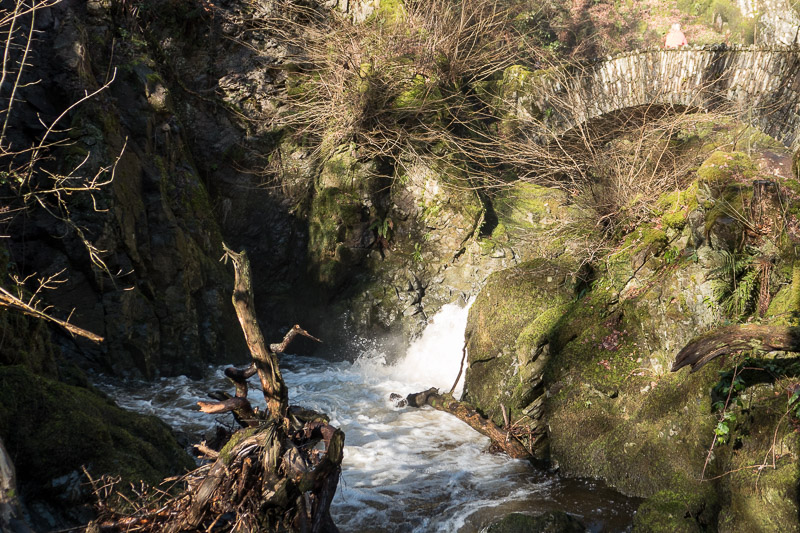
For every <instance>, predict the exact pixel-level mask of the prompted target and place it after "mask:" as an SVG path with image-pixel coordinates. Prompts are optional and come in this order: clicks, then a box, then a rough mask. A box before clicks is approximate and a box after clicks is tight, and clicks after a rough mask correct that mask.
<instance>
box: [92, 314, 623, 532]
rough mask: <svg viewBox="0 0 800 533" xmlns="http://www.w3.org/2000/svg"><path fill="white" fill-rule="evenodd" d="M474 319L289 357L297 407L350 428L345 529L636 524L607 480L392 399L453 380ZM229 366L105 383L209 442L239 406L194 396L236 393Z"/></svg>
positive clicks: (340, 505) (614, 527) (336, 510)
mask: <svg viewBox="0 0 800 533" xmlns="http://www.w3.org/2000/svg"><path fill="white" fill-rule="evenodd" d="M466 320H467V308H466V307H460V306H458V305H456V304H451V305H448V306H445V307H444V308H443V309H442V311H441V312H439V313H438V314H437V315H436V316H435V317H434V318H433V320H432V321H431V323H430V324H429V325H428V327H427V329H426V330H425V332H424V333H423V335H422V336H421V337H420V338H419V339H418V340H417V341H416V342H414V343H413V345H412V346H411V347H410V348H409V350H408V352H407V353H406V355H405V357H403V358H401V359H400V360H399V361H397V362H395V363H394V364H390V363H389V362H387V361H386V357H385V356H384V355H383V354H382V353H380V352H379V351H377V350H375V349H374V348H370V347H369V346H368V343H365V344H367V346H366V347H365V348H364V349H363V350H362V353H360V354H359V356H358V358H357V359H356V360H355V361H354V362H331V361H326V360H323V359H318V358H310V357H298V356H291V355H283V356H281V365H282V371H283V376H284V379H285V381H286V383H287V385H288V386H289V399H290V402H291V403H292V405H301V406H304V407H308V408H311V409H314V410H317V411H320V412H324V413H327V414H328V415H329V416H330V417H331V423H332V424H333V425H334V426H338V427H340V428H342V430H343V431H344V433H345V451H344V461H343V472H342V478H341V480H340V482H339V490H338V493H337V495H336V497H335V499H334V502H333V506H332V508H331V513H332V515H333V518H334V521H335V522H336V524H337V525H338V526H339V528H340V529H341V531H342V532H343V533H346V532H349V533H366V532H397V533H401V532H402V533H405V532H415V533H416V532H419V533H424V532H448V533H450V532H458V533H473V532H479V531H481V530H482V529H484V528H486V527H487V526H488V525H489V524H491V523H492V522H493V521H495V520H497V519H499V518H501V517H502V516H504V515H505V514H507V513H510V512H526V513H531V514H536V513H538V512H543V511H551V510H563V511H566V512H568V513H570V514H573V515H575V516H576V517H577V518H579V519H580V520H581V521H582V522H583V523H584V524H585V525H586V526H587V527H589V529H590V530H591V531H624V530H626V529H627V528H628V527H629V525H630V522H631V520H632V515H633V512H634V509H635V503H636V502H634V501H632V500H630V499H629V498H626V497H624V496H622V495H620V494H618V493H616V492H614V491H612V490H610V489H608V488H605V487H604V486H602V484H601V483H599V482H595V481H591V480H580V479H564V478H561V477H559V476H558V475H556V474H553V473H549V472H544V471H541V470H537V469H535V468H533V467H532V466H530V465H529V464H528V463H527V462H524V461H519V460H512V459H509V458H508V457H506V456H504V455H499V454H494V453H489V452H488V451H487V449H488V447H489V439H488V438H486V437H484V436H482V435H480V434H479V433H477V432H475V431H474V430H473V429H472V428H470V427H469V426H467V425H466V424H464V423H463V422H461V421H460V420H458V419H457V418H455V417H454V416H452V415H449V414H446V413H442V412H440V411H436V410H433V409H431V408H424V409H415V408H396V407H394V405H393V403H392V402H391V401H390V400H389V395H390V394H391V393H393V392H396V393H399V394H401V395H403V396H405V395H406V394H409V393H412V392H418V391H421V390H424V389H427V388H429V387H431V386H434V387H439V388H440V389H443V390H450V387H452V385H453V381H454V380H455V378H456V376H457V375H458V371H459V367H460V364H461V358H462V351H461V350H462V345H463V342H464V341H463V339H464V328H465V326H466ZM223 369H224V367H210V368H209V369H208V372H207V376H206V378H205V379H203V380H200V381H193V380H190V379H188V378H186V377H183V376H181V377H178V378H164V379H161V380H158V381H155V382H139V383H130V382H110V381H102V382H99V383H98V384H97V385H98V387H99V388H100V389H102V390H104V391H105V392H106V393H107V394H109V395H110V396H112V397H113V398H114V399H115V400H116V401H117V403H119V404H120V406H122V407H125V408H128V409H132V410H135V411H138V412H142V413H147V414H154V415H156V416H159V417H161V418H162V419H163V420H164V421H166V422H167V423H168V424H170V425H171V426H172V427H173V428H175V430H176V431H178V432H180V433H183V434H185V435H186V436H187V437H188V438H189V439H190V440H191V441H192V442H199V441H200V440H202V439H203V438H204V435H206V434H208V433H210V432H212V431H213V427H214V426H215V425H218V424H219V425H226V426H229V427H233V425H234V423H233V419H232V416H231V415H229V414H228V415H225V416H217V417H214V416H211V415H207V414H203V413H201V412H199V411H198V409H197V405H196V402H197V401H200V400H208V395H207V393H208V392H209V391H213V390H229V391H232V387H231V385H230V382H229V381H228V380H227V378H225V376H224V374H223ZM460 381H461V383H459V385H458V388H457V391H456V393H457V395H458V394H459V393H460V390H461V388H462V387H463V377H462V378H461V380H460ZM253 388H254V390H253V391H251V393H250V397H251V398H250V399H251V401H253V403H254V404H255V403H260V404H261V405H263V398H262V397H261V395H260V394H259V392H258V390H259V389H258V380H257V378H254V379H253ZM258 400H260V402H259V401H258Z"/></svg>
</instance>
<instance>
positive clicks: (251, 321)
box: [222, 243, 289, 419]
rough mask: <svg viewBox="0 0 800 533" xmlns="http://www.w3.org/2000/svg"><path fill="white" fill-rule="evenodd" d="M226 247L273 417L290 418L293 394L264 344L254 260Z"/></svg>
mask: <svg viewBox="0 0 800 533" xmlns="http://www.w3.org/2000/svg"><path fill="white" fill-rule="evenodd" d="M222 247H223V248H224V249H225V255H224V256H223V259H225V260H227V259H230V260H231V262H232V263H233V269H234V275H235V279H234V288H233V307H234V308H235V309H236V316H237V317H238V318H239V324H240V325H241V326H242V331H243V332H244V337H245V341H246V342H247V347H248V348H249V349H250V354H251V355H252V357H253V361H254V363H255V366H256V371H257V372H258V377H259V379H260V380H261V389H262V390H263V392H264V398H265V399H266V400H267V408H268V409H269V413H270V415H271V416H273V417H278V418H281V419H283V418H285V417H286V410H287V409H288V407H289V394H288V392H287V389H286V384H285V383H284V381H283V376H282V375H281V370H280V368H279V367H278V357H277V355H276V354H275V352H273V351H272V350H270V348H269V346H268V345H267V343H266V342H265V341H264V336H263V335H262V333H261V328H260V327H259V326H258V320H257V319H256V313H255V297H254V296H253V285H252V272H251V270H250V261H249V260H248V259H247V253H246V252H245V251H244V250H242V251H241V252H239V253H236V252H234V251H233V250H231V249H230V248H228V246H227V245H226V244H225V243H222Z"/></svg>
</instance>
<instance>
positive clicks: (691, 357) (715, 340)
mask: <svg viewBox="0 0 800 533" xmlns="http://www.w3.org/2000/svg"><path fill="white" fill-rule="evenodd" d="M742 350H757V351H761V352H771V351H786V352H800V328H798V327H791V326H759V325H754V324H746V325H738V326H728V327H725V328H720V329H717V330H714V331H711V332H709V333H706V334H704V335H700V336H699V337H696V338H694V339H692V341H691V342H689V344H687V345H686V346H684V348H683V349H682V350H681V351H680V352H678V355H677V356H676V357H675V362H674V363H673V364H672V371H673V372H675V371H677V370H680V369H681V368H683V367H685V366H691V367H692V372H696V371H697V370H699V369H700V368H702V367H703V366H704V365H705V364H706V363H708V362H709V361H711V360H712V359H714V358H715V357H719V356H720V355H724V354H728V353H733V352H739V351H742Z"/></svg>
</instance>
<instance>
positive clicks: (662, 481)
mask: <svg viewBox="0 0 800 533" xmlns="http://www.w3.org/2000/svg"><path fill="white" fill-rule="evenodd" d="M758 177H761V176H759V171H758V169H757V168H756V166H755V165H754V163H753V162H752V161H751V160H750V158H749V157H748V156H746V155H745V154H742V153H721V152H717V153H713V154H711V155H710V156H709V157H708V159H707V160H706V161H705V162H704V163H703V164H702V165H701V166H700V167H699V170H698V171H697V180H696V181H695V182H694V183H692V184H691V185H690V186H688V187H687V188H686V189H684V190H682V191H677V192H674V193H670V194H668V195H665V196H664V197H663V198H661V199H659V200H658V201H657V202H655V203H654V206H656V207H655V209H657V210H658V211H657V216H656V218H654V220H653V221H651V222H650V223H647V224H643V225H641V226H639V228H638V229H636V230H634V231H633V232H631V233H630V234H629V235H628V236H627V237H626V238H625V241H624V242H622V243H621V244H620V245H619V246H618V247H617V249H616V251H614V252H612V253H610V254H609V255H608V256H607V257H606V259H605V261H604V263H603V264H602V265H598V266H596V267H595V268H594V269H593V270H592V271H591V272H590V273H587V275H586V281H587V282H585V283H583V284H576V283H575V282H574V281H571V278H570V276H569V274H568V273H570V272H573V273H574V272H576V268H575V263H574V262H573V263H570V262H569V259H568V258H569V257H571V254H570V253H569V252H567V253H563V254H562V255H560V256H558V258H557V259H553V258H550V259H543V258H540V259H533V260H531V261H529V262H526V263H524V264H522V265H519V266H517V267H514V268H511V269H509V270H506V271H502V272H498V273H495V274H493V275H492V276H491V277H490V278H489V281H488V283H487V285H486V287H485V288H484V290H483V291H482V292H481V293H480V294H479V295H478V298H477V300H476V301H475V303H474V304H473V307H472V309H471V312H470V317H469V323H468V326H467V331H468V332H469V333H471V335H472V336H471V337H470V341H469V343H470V344H469V347H470V351H469V362H470V366H469V369H468V371H467V375H466V384H465V396H466V398H467V399H469V400H470V401H471V402H473V403H474V404H475V405H476V407H477V408H478V409H481V410H482V411H483V412H485V413H486V414H487V415H489V416H491V417H493V418H494V419H495V421H496V422H502V417H501V416H500V413H499V405H498V404H500V403H503V404H504V405H505V406H506V407H507V408H509V409H511V411H512V413H514V409H515V408H516V409H520V411H519V412H518V413H519V414H518V415H517V416H513V415H512V416H511V421H512V422H517V420H519V421H520V422H518V423H519V425H521V426H523V428H525V429H527V431H529V432H530V433H529V434H530V435H535V436H536V437H537V438H536V439H535V441H534V442H533V447H532V448H533V449H534V451H535V452H536V453H538V454H539V455H540V456H549V457H550V459H551V460H552V461H553V462H554V463H555V464H557V465H558V467H559V468H560V470H561V472H563V473H565V474H574V475H582V476H590V477H599V478H602V479H604V480H605V481H607V482H608V483H610V484H611V485H612V486H614V487H616V488H617V489H619V490H621V491H623V492H625V493H628V494H631V495H636V496H640V497H645V498H647V500H646V501H645V503H644V504H642V506H641V507H640V509H639V511H638V513H637V515H636V519H635V524H634V527H635V530H636V531H677V530H680V531H700V530H703V529H704V528H707V527H713V528H719V530H720V531H746V530H772V529H776V528H777V529H781V527H783V528H787V529H788V530H792V531H794V530H797V529H800V525H798V522H797V505H798V503H797V501H798V500H797V482H798V472H797V468H796V464H797V462H796V461H797V454H798V453H800V445H799V443H798V438H797V435H796V433H794V432H793V431H792V429H791V428H790V427H789V426H787V425H781V423H780V422H779V418H780V416H781V414H782V413H783V412H784V411H782V409H783V408H782V407H781V408H780V409H778V410H777V411H774V412H771V410H772V407H770V405H772V402H777V401H778V400H774V398H776V396H775V395H776V394H777V395H779V396H781V397H783V396H784V395H785V392H783V391H784V389H785V388H786V387H789V388H791V383H793V381H792V380H793V379H795V378H793V377H790V376H795V374H794V372H795V371H794V370H787V369H788V368H795V367H796V359H786V360H782V359H775V360H774V361H773V360H771V359H767V362H766V363H765V362H763V361H762V362H761V363H756V362H751V363H748V364H751V365H756V366H757V365H764V364H768V365H772V366H771V368H772V367H774V374H772V375H771V376H767V373H765V372H763V371H761V370H758V369H756V370H753V371H752V372H753V374H752V375H745V376H743V377H744V382H745V383H747V385H743V387H745V388H746V390H747V392H746V393H745V394H746V395H747V398H749V399H750V401H752V403H751V404H749V406H748V404H742V405H743V407H742V408H741V409H740V408H736V407H733V406H731V407H729V409H730V410H731V413H733V414H734V415H735V417H736V423H735V424H734V422H733V421H731V422H730V425H728V422H725V423H724V424H723V425H720V420H722V418H721V417H722V415H721V414H720V411H719V409H720V406H721V405H723V404H724V402H725V397H724V396H723V397H721V398H720V396H719V394H720V392H719V391H721V390H727V389H725V387H726V386H728V387H729V386H730V383H731V379H732V377H731V376H732V375H733V374H732V371H729V372H728V374H724V373H721V377H720V376H718V375H717V373H715V372H714V371H713V370H712V369H710V368H709V369H704V370H703V371H701V372H698V373H696V374H691V375H686V374H685V373H683V372H681V373H677V374H673V373H670V372H669V368H670V366H671V364H672V361H673V359H674V356H675V354H676V353H677V352H678V351H679V350H680V349H681V348H682V347H683V346H684V345H685V344H686V343H687V342H688V340H689V339H691V338H692V337H694V336H696V335H698V334H700V333H702V332H704V331H707V330H709V329H712V328H714V327H716V326H717V325H718V324H720V323H722V322H723V321H724V320H728V321H729V320H731V319H742V317H746V316H763V317H765V319H766V320H768V321H769V323H785V321H787V320H792V319H791V318H790V316H791V312H790V311H789V309H790V308H791V306H792V305H793V304H792V303H791V301H792V300H791V290H792V289H791V288H790V287H789V285H790V284H792V283H793V282H792V279H793V270H794V267H793V264H794V261H795V260H794V249H793V246H794V245H793V244H792V243H794V242H796V239H797V234H796V233H795V232H794V230H792V229H789V230H788V233H787V232H785V231H784V229H782V228H791V227H794V224H796V220H797V219H796V214H795V211H794V210H793V209H791V208H790V209H789V210H786V209H783V208H781V207H780V206H781V205H783V206H786V205H790V204H791V202H792V200H791V198H794V197H795V195H796V194H797V193H796V192H794V191H796V190H797V189H796V187H797V182H796V181H794V180H791V179H787V178H775V177H773V178H771V179H769V180H760V179H754V178H758ZM530 211H531V212H534V211H535V210H533V209H531V210H530ZM743 214H744V215H743ZM499 218H500V219H501V221H502V220H503V215H502V213H501V216H500V217H499ZM503 223H504V224H506V223H508V222H507V218H506V221H505V222H503ZM534 227H535V226H534ZM534 227H532V229H531V230H529V231H531V232H532V234H535V231H534V230H533V228H534ZM753 228H759V229H758V230H757V233H753ZM545 253H546V252H545ZM734 265H739V266H734ZM537 268H538V270H537ZM732 270H735V271H736V273H735V274H732V273H731V272H732ZM537 271H538V274H537ZM758 276H761V277H760V278H759V279H760V280H761V281H760V282H759V283H763V284H764V285H763V288H762V289H758V285H756V286H753V285H748V284H751V283H756V282H755V281H753V280H755V279H756V277H758ZM734 277H735V280H736V282H735V283H736V286H737V287H739V289H738V290H737V289H735V288H734V285H733V284H734ZM564 280H568V281H567V282H566V283H565V282H564ZM782 284H785V286H783V287H782ZM744 291H747V292H744ZM714 364H715V365H717V368H718V369H719V368H723V369H724V368H732V367H733V365H734V363H733V362H722V361H717V362H716V363H714ZM793 365H794V366H793ZM759 368H760V367H759ZM764 382H767V384H766V385H764V384H763V383H764ZM715 391H717V392H715ZM720 401H721V402H722V403H717V402H720ZM780 402H783V400H780ZM712 404H713V405H714V406H715V407H713V408H712ZM727 431H730V432H731V435H734V436H733V437H730V438H731V439H732V440H730V441H729V443H728V444H720V443H719V442H718V441H717V440H715V439H717V438H719V435H722V434H723V433H720V432H727ZM516 433H517V434H522V435H525V431H517V432H516ZM724 434H725V435H727V433H724ZM715 435H717V437H715ZM773 437H775V438H776V443H778V444H776V445H777V446H779V447H783V448H782V449H783V450H785V455H783V459H782V460H778V461H776V463H775V465H774V468H773V465H772V463H771V462H770V465H769V467H768V473H767V470H765V469H764V468H762V469H760V470H759V471H761V472H762V473H761V474H760V480H759V487H760V489H759V490H756V489H755V488H754V485H752V484H751V485H749V486H748V483H750V482H752V481H754V479H755V478H756V477H758V476H759V474H758V472H757V471H756V470H755V469H748V468H744V469H741V468H742V467H743V466H745V465H747V464H749V465H753V464H756V465H758V464H762V463H763V454H764V453H767V452H769V450H772V449H773V444H772V443H771V441H770V439H772V438H773ZM737 439H738V440H737ZM723 440H724V439H723ZM712 441H713V442H715V443H716V446H713V445H712ZM712 449H713V455H712V454H711V450H712ZM756 450H760V452H761V454H762V455H761V456H758V455H757V452H756ZM769 453H771V452H769ZM765 468H766V467H765ZM703 472H704V473H703ZM701 473H703V474H702V475H703V476H705V478H706V479H708V481H703V482H701V481H699V479H700V477H701ZM778 495H780V496H778ZM745 509H749V510H745ZM754 509H759V510H758V511H757V512H756V511H754ZM779 523H781V524H785V525H784V526H779V525H778V524H779Z"/></svg>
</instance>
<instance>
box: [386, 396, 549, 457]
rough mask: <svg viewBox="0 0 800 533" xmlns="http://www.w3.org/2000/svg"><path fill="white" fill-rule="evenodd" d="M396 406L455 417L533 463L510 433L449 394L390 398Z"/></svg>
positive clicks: (525, 450)
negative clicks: (421, 408) (428, 410)
mask: <svg viewBox="0 0 800 533" xmlns="http://www.w3.org/2000/svg"><path fill="white" fill-rule="evenodd" d="M391 398H392V399H393V400H395V403H396V405H398V406H400V407H403V406H406V405H408V406H410V407H424V406H426V405H430V406H431V407H433V408H434V409H437V410H439V411H444V412H445V413H450V414H451V415H454V416H456V417H457V418H458V419H459V420H462V421H464V422H466V423H467V424H469V425H470V426H471V427H472V428H473V429H474V430H476V431H477V432H478V433H481V434H483V435H486V436H487V437H489V438H490V439H491V440H492V443H493V444H494V445H495V446H497V447H498V448H500V449H501V450H503V451H504V452H505V453H507V454H508V455H509V457H512V458H514V459H527V460H529V461H533V459H534V458H533V455H531V452H530V451H528V449H527V448H525V446H523V445H522V443H520V442H519V441H518V440H517V439H516V438H515V437H514V436H513V435H512V434H511V432H510V431H507V430H504V429H502V428H500V427H498V426H497V425H496V424H495V423H494V422H492V421H491V420H489V419H488V418H484V417H483V416H481V414H480V413H478V412H477V411H476V410H475V409H474V408H472V406H470V405H469V404H468V403H465V402H459V401H457V400H456V399H455V398H453V397H452V396H451V395H450V394H439V389H436V388H431V389H428V390H426V391H422V392H418V393H415V394H409V395H408V396H406V398H405V399H403V398H402V397H401V396H400V395H399V394H393V395H392V396H391Z"/></svg>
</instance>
